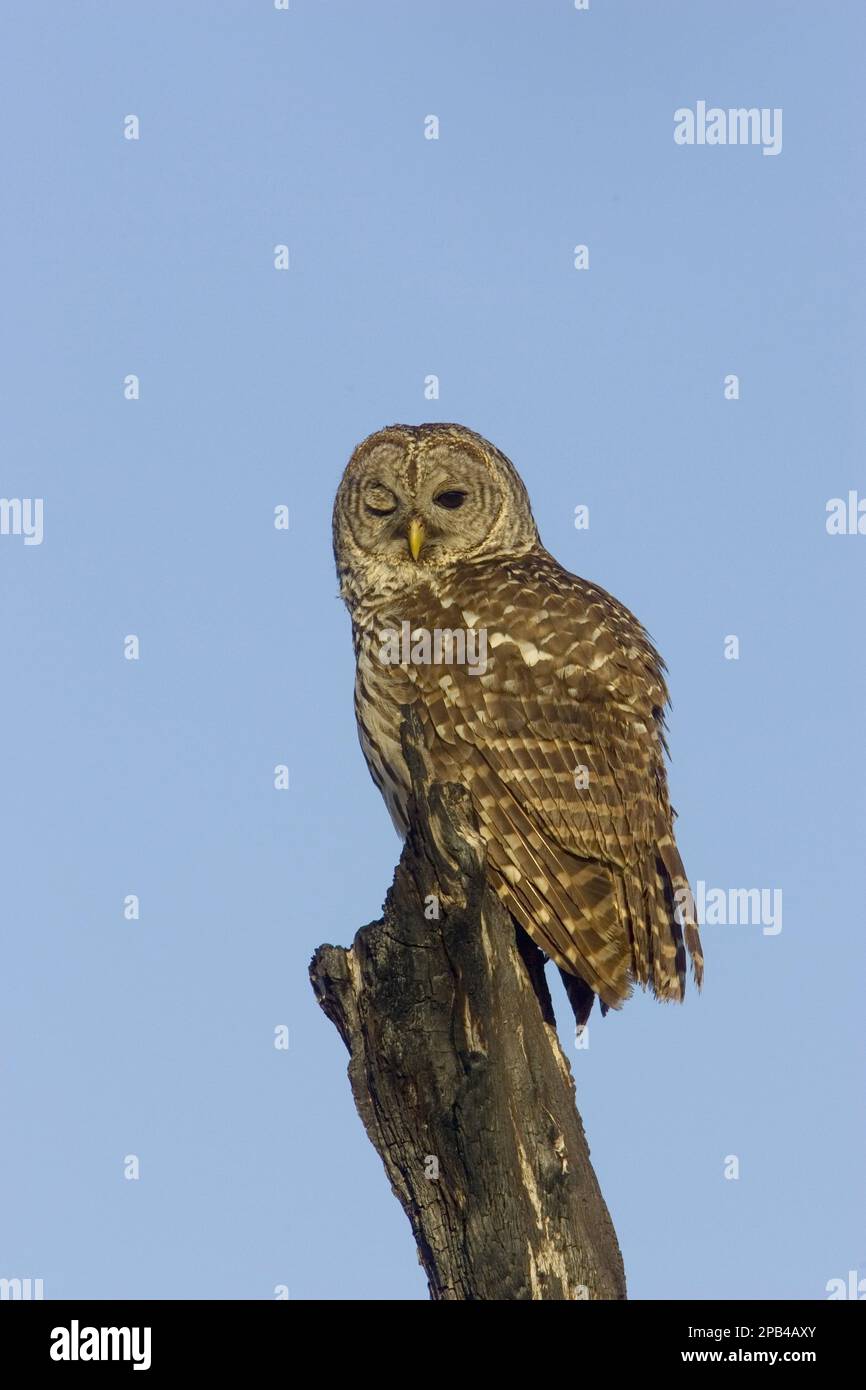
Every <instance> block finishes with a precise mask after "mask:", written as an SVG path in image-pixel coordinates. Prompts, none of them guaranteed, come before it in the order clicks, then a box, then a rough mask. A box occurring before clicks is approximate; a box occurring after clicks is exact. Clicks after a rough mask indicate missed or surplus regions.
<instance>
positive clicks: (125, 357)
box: [0, 0, 866, 1299]
mask: <svg viewBox="0 0 866 1390" xmlns="http://www.w3.org/2000/svg"><path fill="white" fill-rule="evenodd" d="M2 29H3V34H2V46H0V48H2V58H0V65H2V68H0V71H2V81H0V132H2V135H0V140H2V153H0V159H2V182H3V192H4V202H5V214H4V217H3V225H2V233H0V235H2V271H3V278H4V282H5V285H4V294H3V319H4V320H5V326H4V329H3V339H4V357H3V365H2V373H0V390H2V409H0V440H2V475H0V476H2V481H0V493H2V495H3V496H5V497H9V498H15V497H18V498H25V497H33V498H36V497H41V498H43V499H44V540H43V543H42V544H41V545H38V546H37V545H34V546H25V545H24V544H23V539H22V538H21V537H20V536H19V537H16V536H11V535H10V536H0V569H2V592H3V599H2V634H0V636H2V650H3V658H4V659H3V682H2V695H0V703H2V730H3V735H2V742H3V755H2V766H3V775H2V793H0V795H2V824H3V830H2V917H3V928H2V934H3V949H2V970H0V1113H2V1115H3V1129H4V1140H3V1143H2V1145H0V1188H2V1192H3V1194H4V1195H3V1198H2V1203H0V1205H2V1216H0V1276H3V1277H21V1278H24V1277H31V1278H42V1279H43V1280H44V1288H45V1296H46V1297H47V1298H60V1297H73V1296H74V1297H111V1296H115V1297H121V1298H143V1297H165V1298H190V1297H205V1298H271V1297H273V1291H274V1286H275V1285H277V1284H286V1285H288V1287H289V1290H290V1293H291V1297H292V1298H297V1299H303V1298H324V1299H357V1298H370V1299H423V1298H425V1297H426V1284H425V1281H424V1278H423V1275H422V1273H421V1270H420V1268H419V1266H418V1264H417V1260H416V1256H415V1251H414V1245H413V1241H412V1238H411V1233H410V1230H409V1226H408V1223H407V1222H406V1219H405V1217H404V1216H403V1213H402V1211H401V1210H400V1208H399V1206H398V1205H397V1203H396V1201H395V1199H394V1198H393V1196H392V1195H391V1192H390V1190H389V1188H388V1184H387V1182H386V1179H385V1177H384V1173H383V1170H382V1168H381V1165H380V1162H379V1160H378V1158H377V1156H376V1155H375V1153H374V1151H373V1150H372V1148H371V1146H370V1145H369V1143H368V1141H367V1139H366V1137H365V1135H364V1133H363V1131H362V1128H361V1124H360V1121H359V1120H358V1118H357V1116H356V1114H355V1111H354V1107H353V1104H352V1100H351V1096H350V1092H349V1087H348V1082H347V1080H346V1061H347V1056H346V1053H345V1050H344V1048H343V1045H342V1043H341V1041H340V1039H339V1037H338V1035H337V1033H336V1031H335V1029H334V1028H333V1026H332V1025H331V1024H330V1023H329V1022H328V1021H327V1020H326V1019H325V1017H324V1016H323V1015H322V1014H321V1013H320V1011H319V1010H318V1008H317V1006H316V1004H315V1001H314V998H313V994H312V991H311V989H310V987H309V984H308V981H307V974H306V971H307V963H308V961H309V958H310V956H311V954H312V952H313V950H314V949H315V947H316V946H317V945H319V943H321V942H324V941H332V942H341V943H344V944H347V943H348V942H349V941H350V940H351V938H352V936H353V934H354V932H355V930H356V929H357V928H358V927H360V926H361V925H362V924H364V923H365V922H368V921H370V920H371V919H373V918H375V917H377V916H378V915H379V910H380V906H381V902H382V899H383V897H384V894H385V890H386V888H387V887H388V885H389V883H390V880H391V875H392V871H393V867H394V864H395V862H396V859H397V856H398V852H399V844H398V842H397V839H396V837H395V835H394V833H393V831H392V829H391V826H390V821H389V819H388V816H387V813H386V811H385V808H384V805H383V804H382V803H381V801H380V798H379V794H378V792H377V791H376V789H375V787H374V786H373V784H372V782H371V781H370V779H369V777H368V774H367V770H366V767H365V765H364V762H363V759H362V756H361V753H360V750H359V748H358V746H357V741H356V733H355V727H354V718H353V713H352V678H353V658H352V652H351V643H350V637H349V623H348V617H347V615H346V613H345V611H344V609H343V607H342V604H341V603H340V602H339V600H338V598H337V596H336V582H335V577H334V573H333V562H332V557H331V542H330V508H331V503H332V499H333V494H334V491H335V488H336V485H337V482H338V480H339V477H340V473H341V470H342V468H343V466H344V464H345V461H346V459H347V458H348V455H349V453H350V452H351V450H352V448H353V446H354V445H355V444H356V442H357V441H358V440H360V439H361V438H362V437H363V436H365V435H366V434H367V433H369V432H370V431H371V430H374V429H376V428H379V427H381V426H383V425H386V424H390V423H393V422H395V421H405V422H418V421H422V420H456V421H460V422H462V423H464V424H467V425H469V426H470V427H472V428H473V429H476V430H478V431H480V432H481V433H483V434H484V435H486V436H488V437H489V438H490V439H492V440H493V441H494V442H495V443H496V444H497V445H499V447H500V448H502V449H503V450H504V451H505V452H506V453H507V454H508V455H509V456H510V457H511V458H512V459H513V460H514V462H515V463H516V465H517V466H518V468H519V469H520V471H521V472H522V474H523V477H524V478H525V480H526V483H527V486H528V488H529V492H530V495H531V497H532V499H533V503H534V507H535V511H536V515H537V518H538V522H539V526H540V529H541V533H542V537H543V538H544V540H545V543H546V544H547V546H548V548H549V549H550V550H552V551H553V553H554V554H555V555H556V556H557V557H558V558H559V559H560V560H561V561H562V562H563V563H564V564H565V565H566V566H567V567H569V568H571V569H573V570H574V571H575V572H577V573H579V574H581V575H583V576H585V577H587V578H590V579H592V580H594V581H596V582H599V583H601V584H602V585H604V586H605V587H606V588H608V589H610V590H611V591H612V592H613V593H614V594H615V595H616V596H617V597H618V598H620V599H621V600H622V601H623V602H625V603H626V604H628V606H629V607H631V608H632V609H633V610H634V611H635V612H636V613H637V614H638V616H639V617H640V618H641V620H642V621H643V622H644V624H645V625H646V626H647V627H648V629H649V630H650V632H651V633H652V635H653V637H654V638H655V640H656V643H657V645H658V646H659V648H660V650H661V651H662V653H663V655H664V656H665V658H666V660H667V662H668V665H669V668H670V685H671V689H672V693H673V699H674V707H673V711H672V716H671V747H672V753H673V764H672V769H671V785H672V796H673V801H674V804H675V805H676V807H677V809H678V811H679V815H680V819H679V822H678V837H679V842H680V847H681V850H682V853H683V857H684V860H685V863H686V866H687V868H688V870H689V872H690V875H691V877H692V879H693V881H697V880H698V879H702V880H703V881H704V882H705V883H707V884H708V885H710V886H721V887H722V888H724V889H726V890H728V889H733V888H750V887H763V888H767V889H771V890H772V889H781V890H782V893H783V926H782V930H781V932H780V933H778V934H777V935H765V934H764V933H763V932H762V929H761V926H760V925H737V926H715V927H713V926H708V927H707V928H706V929H705V931H704V941H705V950H706V956H707V982H706V988H705V991H704V994H703V995H702V997H700V998H699V999H698V998H695V997H694V995H692V996H691V997H690V998H689V999H688V1001H687V1003H686V1005H685V1007H684V1008H682V1009H677V1008H673V1007H662V1006H660V1005H658V1004H656V1003H655V1002H654V1001H652V1000H651V999H649V998H646V997H643V996H641V997H640V998H637V999H635V1000H634V1001H633V1002H632V1003H630V1004H629V1005H628V1006H627V1007H626V1009H625V1010H624V1011H623V1012H622V1013H621V1014H619V1015H616V1016H613V1015H612V1016H609V1017H608V1018H607V1019H605V1020H604V1021H603V1022H602V1021H600V1020H598V1019H597V1018H594V1019H593V1023H592V1025H591V1032H590V1040H591V1045H590V1048H589V1050H588V1051H586V1052H575V1051H574V1048H573V1044H569V1054H570V1057H571V1060H572V1065H573V1067H574V1070H575V1075H576V1080H577V1092H578V1104H579V1108H580V1110H581V1113H582V1115H583V1118H584V1122H585V1125H586V1129H587V1134H588V1137H589V1141H590V1145H591V1149H592V1156H593V1161H594V1163H595V1166H596V1170H597V1172H598V1175H599V1179H600V1182H601V1186H602V1189H603V1191H604V1193H605V1195H606V1198H607V1201H608V1204H609V1206H610V1210H611V1213H612V1216H613V1219H614V1222H615V1225H616V1228H617V1231H618V1234H619V1237H620V1241H621V1244H622V1248H623V1253H624V1257H625V1264H626V1270H627V1274H628V1280H629V1290H630V1294H631V1296H632V1297H635V1298H652V1297H661V1298H666V1299H680V1298H688V1297H697V1298H728V1297H747V1298H763V1297H767V1296H778V1297H781V1298H798V1299H802V1298H805V1299H811V1298H823V1297H826V1293H825V1288H826V1284H827V1281H828V1280H830V1279H833V1278H845V1279H847V1276H848V1271H849V1270H851V1269H857V1270H858V1271H859V1275H860V1277H861V1278H862V1277H864V1276H866V1232H864V1226H863V1219H862V1218H863V1176H862V1175H863V1172H864V1166H866V1165H864V1158H866V1154H864V1149H866V1142H864V1141H866V1133H864V1121H863V1107H862V1090H863V1087H862V1081H863V988H864V987H863V979H864V964H866V962H864V945H863V942H864V920H863V919H864V897H866V872H864V854H863V840H864V821H866V817H864V792H863V788H864V771H866V768H864V761H866V760H864V733H863V728H864V724H863V696H864V655H863V652H864V616H866V613H864V609H866V604H864V583H863V576H864V567H866V535H864V536H830V535H828V534H827V531H826V527H825V508H826V503H827V501H828V499H830V498H832V497H839V496H842V497H845V496H847V493H848V491H849V489H859V494H860V496H861V497H863V496H866V471H864V466H863V423H864V421H863V406H862V400H863V388H862V374H863V361H864V356H863V349H864V331H863V329H864V322H866V314H864V309H866V305H864V274H863V250H862V241H863V226H864V212H866V208H864V202H866V197H864V180H863V167H862V149H863V143H864V134H866V131H864V114H863V104H862V62H863V47H864V39H866V14H864V10H863V7H862V6H861V5H859V4H857V3H855V0H847V3H840V0H836V3H832V4H820V5H816V4H813V3H809V0H800V2H799V3H792V2H791V0H788V3H773V2H772V0H764V3H762V4H760V5H756V4H755V3H754V0H729V3H727V4H725V5H723V6H722V5H718V4H714V3H707V2H702V3H696V2H695V0H665V2H664V3H659V4H652V5H651V4H646V3H638V2H637V0H633V2H632V3H613V2H612V3H603V0H592V4H591V9H590V10H589V12H587V13H581V12H578V11H576V10H575V9H574V6H573V3H571V0H555V3H554V0H546V2H545V3H538V0H523V2H522V3H516V2H515V3H508V2H507V0H495V2H494V0H472V3H466V0H447V3H445V2H444V0H443V3H435V0H425V3H405V2H404V0H400V2H399V3H398V0H389V2H388V3H386V0H366V3H364V4H357V3H348V0H327V2H325V0H321V2H319V0H291V9H290V10H289V11H288V12H279V11H276V10H275V9H274V8H273V4H272V0H208V2H207V3H205V0H184V3H182V4H179V3H169V0H152V2H151V3H144V0H138V2H137V3H136V2H135V0H126V2H125V3H117V0H104V3H96V2H95V0H93V2H91V3H87V2H85V3H79V4H75V5H68V4H66V3H57V2H55V3H40V4H24V3H21V4H12V3H6V4H4V5H3V8H2ZM698 100H706V101H707V102H708V104H709V105H719V106H722V107H729V106H741V105H742V106H757V107H781V108H782V110H783V113H784V116H783V148H782V152H781V153H780V154H779V155H778V156H776V157H765V156H763V155H762V153H761V150H760V149H759V148H752V147H724V148H721V147H719V148H711V147H703V148H699V147H692V148H689V147H679V146H677V145H676V144H675V143H674V141H673V127H674V123H673V113H674V111H675V110H676V109H677V108H678V107H682V106H692V107H694V105H695V103H696V102H697V101H698ZM129 114H135V115H137V116H138V117H139V120H140V139H139V140H138V141H130V140H126V139H124V137H123V122H124V117H126V116H127V115H129ZM430 114H434V115H436V116H438V118H439V121H440V138H439V140H438V141H433V140H426V139H425V138H424V119H425V117H426V116H427V115H430ZM278 243H285V244H287V245H288V246H289V248H290V257H291V268H290V270H289V271H288V272H281V271H277V270H275V269H274V265H273V254H274V252H273V248H274V246H275V245H276V244H278ZM578 243H585V244H586V245H588V247H589V253H590V268H589V270H588V271H577V270H575V269H574V267H573V248H574V246H575V245H576V244H578ZM129 373H135V374H137V375H138V376H139V377H140V383H141V387H140V390H141V395H140V399H139V400H138V401H128V400H125V399H124V394H123V381H124V378H125V377H126V376H127V374H129ZM729 373H736V374H737V375H738V376H739V378H740V399H739V400H737V401H728V400H725V398H724V394H723V382H724V378H725V376H726V375H727V374H729ZM430 374H436V375H438V377H439V379H440V396H439V399H438V400H425V398H424V379H425V377H427V376H428V375H430ZM280 503H285V504H287V505H288V506H289V507H290V509H291V526H290V529H289V531H288V532H283V531H277V530H275V529H274V526H273V509H274V507H275V506H277V505H278V504H280ZM581 503H582V504H586V505H588V506H589V508H590V528H589V530H588V531H577V530H576V529H575V527H574V524H573V516H574V508H575V506H577V505H578V504H581ZM127 634H136V635H137V636H138V637H139V639H140V644H141V657H140V660H139V661H137V662H135V661H127V660H125V659H124V655H123V642H124V638H125V636H126V635H127ZM728 635H736V636H738V638H739V642H740V657H739V660H736V661H731V660H726V659H725V657H724V640H725V638H726V637H727V636H728ZM278 763H286V764H287V765H288V766H289V768H290V777H291V785H290V789H289V790H288V791H285V792H283V791H277V790H275V789H274V787H273V769H274V766H275V764H278ZM132 893H135V894H138V895H139V896H140V902H141V916H140V920H139V921H138V922H128V921H125V920H124V915H123V903H124V898H125V897H126V895H127V894H132ZM555 997H556V1002H557V1006H558V1011H559V1015H560V1022H561V1030H562V1032H563V1034H564V1036H565V1038H566V1041H567V1043H568V1040H569V1039H570V1037H571V1029H570V1027H569V1024H568V1015H567V1006H566V1004H565V1001H564V995H563V994H562V992H561V990H560V989H559V988H557V990H556V996H555ZM280 1024H285V1025H287V1026H288V1028H289V1030H290V1048H289V1050H288V1051H287V1052H286V1051H277V1050H276V1049H275V1048H274V1045H273V1039H274V1029H275V1027H277V1026H278V1025H280ZM129 1154H135V1155H137V1156H138V1158H139V1161H140V1178H139V1180H138V1181H128V1180H126V1179H125V1178H124V1159H125V1156H126V1155H129ZM729 1155H735V1156H737V1157H738V1159H739V1165H740V1176H739V1178H738V1179H736V1180H728V1179H726V1178H725V1176H724V1172H725V1162H726V1159H727V1157H728V1156H729Z"/></svg>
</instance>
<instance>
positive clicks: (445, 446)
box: [334, 424, 539, 597]
mask: <svg viewBox="0 0 866 1390" xmlns="http://www.w3.org/2000/svg"><path fill="white" fill-rule="evenodd" d="M538 544H539V539H538V531H537V529H536V525H535V521H534V519H533V516H532V508H531V507H530V504H529V498H528V496H527V493H526V489H525V487H524V486H523V483H522V482H521V480H520V477H519V476H518V473H517V470H516V469H515V468H514V465H513V464H512V463H511V462H510V461H509V460H508V459H507V458H506V457H505V455H504V454H502V453H500V452H499V450H498V449H497V448H495V447H494V445H492V444H490V443H489V442H488V441H487V440H486V439H482V437H481V435H480V434H475V433H473V431H472V430H468V429H465V428H464V427H463V426H462V425H439V424H434V425H391V426H389V427H388V428H387V429H384V430H379V431H378V432H377V433H376V434H371V435H370V436H369V437H368V438H367V439H365V440H364V441H363V443H361V444H359V445H358V447H357V449H356V450H355V452H354V453H353V454H352V457H351V458H350V459H349V462H348V464H347V465H346V471H345V472H344V474H343V477H342V480H341V482H340V486H339V488H338V490H337V496H336V500H335V502H334V556H335V559H336V562H337V571H338V573H339V575H340V581H341V585H342V589H343V593H344V596H347V597H348V596H349V594H353V595H355V596H358V595H360V594H363V593H365V592H376V591H377V590H381V591H383V592H386V591H387V592H393V591H394V590H395V589H396V588H399V587H403V586H405V587H406V588H414V587H415V586H416V585H417V584H418V583H419V582H421V581H423V580H425V579H426V580H431V581H432V580H435V574H436V571H437V570H443V569H447V568H448V567H449V566H451V565H455V564H457V563H459V562H461V561H470V562H471V561H475V560H486V559H489V558H491V557H493V556H497V555H502V556H513V555H522V554H525V553H526V551H528V550H532V549H533V548H534V547H535V546H537V545H538Z"/></svg>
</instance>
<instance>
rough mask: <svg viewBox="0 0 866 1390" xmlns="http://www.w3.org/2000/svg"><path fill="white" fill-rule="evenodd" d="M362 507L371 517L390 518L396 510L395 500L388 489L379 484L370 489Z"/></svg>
mask: <svg viewBox="0 0 866 1390" xmlns="http://www.w3.org/2000/svg"><path fill="white" fill-rule="evenodd" d="M364 506H365V507H366V509H367V511H368V512H369V513H370V515H371V516H390V515H391V513H392V512H395V511H396V510H397V499H396V497H395V496H394V494H393V492H392V491H391V489H390V488H387V487H384V486H383V485H381V484H380V485H378V486H376V487H371V488H370V491H369V492H368V493H367V495H366V497H365V498H364Z"/></svg>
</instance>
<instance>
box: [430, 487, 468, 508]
mask: <svg viewBox="0 0 866 1390" xmlns="http://www.w3.org/2000/svg"><path fill="white" fill-rule="evenodd" d="M433 501H434V502H435V503H436V506H437V507H444V508H445V510H446V511H449V512H456V510H457V508H458V507H462V506H463V503H464V502H465V501H466V493H465V492H460V490H459V489H458V488H455V489H454V491H453V492H440V493H439V496H438V497H434V498H433Z"/></svg>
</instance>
